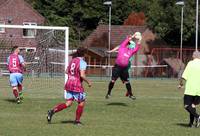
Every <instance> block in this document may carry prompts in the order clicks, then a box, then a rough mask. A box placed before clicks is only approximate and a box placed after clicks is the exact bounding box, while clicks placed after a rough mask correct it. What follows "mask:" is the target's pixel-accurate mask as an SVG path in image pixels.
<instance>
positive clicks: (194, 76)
mask: <svg viewBox="0 0 200 136" xmlns="http://www.w3.org/2000/svg"><path fill="white" fill-rule="evenodd" d="M192 57H193V60H191V61H189V62H188V64H187V66H186V67H185V70H184V72H183V74H182V77H181V79H180V83H179V88H181V87H182V86H183V80H185V81H186V82H185V92H184V98H183V101H184V108H185V109H186V110H187V111H188V112H189V114H190V122H189V127H192V126H193V122H194V119H195V120H196V124H195V126H196V127H199V125H200V116H199V114H198V113H197V112H196V105H198V104H199V103H200V52H199V51H195V52H193V56H192Z"/></svg>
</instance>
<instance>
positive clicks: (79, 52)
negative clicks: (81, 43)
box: [73, 47, 86, 57]
mask: <svg viewBox="0 0 200 136" xmlns="http://www.w3.org/2000/svg"><path fill="white" fill-rule="evenodd" d="M85 53H86V48H84V47H79V48H78V49H77V51H76V53H75V54H74V55H73V57H83V56H84V55H85Z"/></svg>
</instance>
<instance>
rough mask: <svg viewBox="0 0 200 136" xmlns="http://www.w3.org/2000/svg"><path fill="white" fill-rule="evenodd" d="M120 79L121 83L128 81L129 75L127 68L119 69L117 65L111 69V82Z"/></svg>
mask: <svg viewBox="0 0 200 136" xmlns="http://www.w3.org/2000/svg"><path fill="white" fill-rule="evenodd" d="M119 77H120V79H121V80H122V81H129V80H128V79H129V73H128V68H127V67H120V66H118V65H117V64H115V66H114V67H113V69H112V80H115V81H116V80H117V79H118V78H119Z"/></svg>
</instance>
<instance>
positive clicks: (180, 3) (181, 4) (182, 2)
mask: <svg viewBox="0 0 200 136" xmlns="http://www.w3.org/2000/svg"><path fill="white" fill-rule="evenodd" d="M176 5H180V6H181V42H180V60H181V61H182V59H183V11H184V10H183V9H184V5H185V3H184V1H179V2H176Z"/></svg>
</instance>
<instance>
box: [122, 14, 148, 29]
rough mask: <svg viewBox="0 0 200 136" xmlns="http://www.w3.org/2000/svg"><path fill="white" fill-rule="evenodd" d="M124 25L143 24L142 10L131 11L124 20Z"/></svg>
mask: <svg viewBox="0 0 200 136" xmlns="http://www.w3.org/2000/svg"><path fill="white" fill-rule="evenodd" d="M124 25H135V26H143V25H145V15H144V13H143V12H139V13H136V12H132V13H131V14H130V15H129V16H128V18H127V19H126V20H125V21H124Z"/></svg>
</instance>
